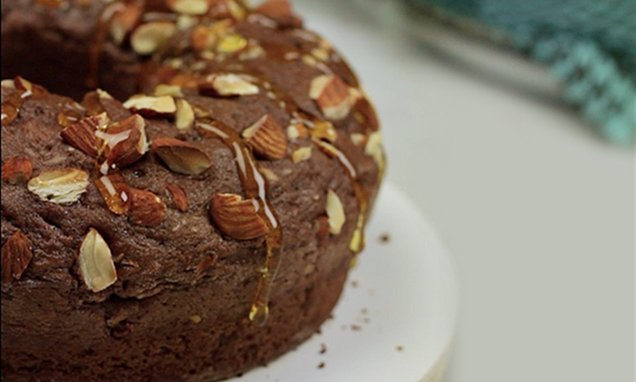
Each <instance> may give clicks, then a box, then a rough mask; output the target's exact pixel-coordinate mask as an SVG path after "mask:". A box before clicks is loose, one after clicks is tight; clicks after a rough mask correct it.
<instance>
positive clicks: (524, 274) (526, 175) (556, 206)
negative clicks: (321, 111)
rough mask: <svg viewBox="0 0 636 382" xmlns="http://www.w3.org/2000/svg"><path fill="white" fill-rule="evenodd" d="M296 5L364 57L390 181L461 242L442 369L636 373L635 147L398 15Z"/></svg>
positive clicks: (616, 379) (601, 380)
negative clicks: (426, 40) (425, 35)
mask: <svg viewBox="0 0 636 382" xmlns="http://www.w3.org/2000/svg"><path fill="white" fill-rule="evenodd" d="M294 3H295V5H296V8H297V9H298V10H299V12H300V13H301V14H302V15H303V16H304V18H305V20H306V23H307V25H308V26H309V27H310V28H312V29H314V30H317V31H319V32H321V33H322V34H323V35H325V36H326V37H327V38H328V39H329V40H331V41H332V42H334V44H335V45H336V47H337V48H339V50H340V51H342V52H344V55H345V56H346V57H347V58H348V60H349V61H350V62H351V63H352V65H353V66H354V67H355V69H356V71H357V73H358V74H359V75H360V77H361V79H362V82H363V84H364V87H365V89H366V90H367V91H368V93H369V94H370V96H371V98H372V99H373V101H374V102H375V104H376V105H377V108H378V109H379V113H380V116H381V119H382V122H383V132H384V136H385V143H386V146H387V149H388V153H389V171H388V179H389V181H391V182H393V183H395V184H396V185H397V186H398V187H399V188H400V189H402V190H403V191H405V192H406V193H408V194H409V195H410V196H411V197H412V198H413V199H414V200H416V201H417V203H418V205H419V208H420V209H421V210H422V211H423V212H424V213H425V214H426V216H427V217H428V218H429V219H430V220H431V221H432V222H433V223H434V224H435V225H436V226H437V228H438V230H439V231H440V232H441V235H442V237H443V238H444V239H445V241H446V243H447V245H448V246H449V247H450V249H451V251H452V252H453V253H454V256H455V258H456V261H457V264H458V270H459V278H460V283H461V294H462V296H461V312H460V322H459V328H458V335H457V339H456V341H455V347H454V354H453V357H452V359H451V363H450V366H449V369H450V370H449V376H448V378H447V381H448V382H472V381H477V382H525V381H528V382H530V381H531V382H536V381H542V382H547V381H558V382H570V381H576V382H588V381H589V382H629V381H632V380H633V377H634V374H633V357H634V348H633V339H634V327H633V322H634V284H633V283H634V174H635V173H634V151H633V149H631V148H617V147H612V146H610V145H607V144H605V143H603V142H602V141H601V140H599V139H597V138H596V137H595V136H594V135H593V134H592V133H590V129H589V127H586V126H585V124H584V123H583V122H581V120H579V118H578V117H577V115H576V114H575V113H574V112H572V111H570V110H567V108H564V107H563V106H562V105H557V104H554V103H552V102H546V101H542V100H540V99H537V98H533V97H525V96H523V95H521V93H519V92H514V91H511V90H510V89H507V88H504V87H501V86H496V85H493V84H492V83H491V82H489V81H486V80H484V79H483V78H481V77H480V76H479V75H474V74H469V73H466V72H465V71H462V70H459V69H457V68H455V67H454V66H453V65H451V64H450V63H449V62H447V61H444V60H442V59H440V58H439V57H437V55H435V54H433V52H431V51H430V50H427V49H426V48H425V47H424V46H423V45H422V44H418V43H417V42H416V41H415V40H414V39H412V38H411V37H409V36H408V35H407V34H406V33H405V32H404V28H403V25H401V24H400V23H399V22H398V21H395V20H394V21H393V22H391V21H385V22H383V23H379V24H378V23H377V20H376V19H374V18H373V17H371V15H369V14H367V13H366V12H364V11H361V10H360V8H357V7H356V6H354V5H353V4H351V3H350V2H348V1H337V0H320V1H316V0H313V1H312V0H304V1H303V0H298V1H295V2H294ZM372 6H373V2H371V1H369V7H372ZM388 19H391V17H388ZM395 229H399V227H395ZM407 382H409V381H407Z"/></svg>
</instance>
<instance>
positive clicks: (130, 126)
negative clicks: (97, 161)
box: [95, 114, 148, 168]
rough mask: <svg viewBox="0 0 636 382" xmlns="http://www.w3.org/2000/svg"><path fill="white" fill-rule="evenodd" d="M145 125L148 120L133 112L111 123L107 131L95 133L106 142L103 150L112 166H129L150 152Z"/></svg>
mask: <svg viewBox="0 0 636 382" xmlns="http://www.w3.org/2000/svg"><path fill="white" fill-rule="evenodd" d="M145 126H146V121H145V120H144V119H143V118H142V117H141V116H140V115H138V114H133V115H131V116H130V117H128V118H126V119H124V120H122V121H119V122H117V123H115V124H112V125H110V126H109V127H108V128H107V129H106V131H105V132H103V131H97V132H96V133H95V134H96V135H97V137H98V138H101V139H102V140H103V141H104V143H105V146H104V148H103V152H104V156H105V157H106V160H107V161H108V164H109V165H110V166H116V167H119V168H122V167H125V166H129V165H131V164H133V163H135V162H136V161H138V160H139V159H140V158H141V157H143V156H144V154H145V153H146V152H148V140H147V138H146V128H145Z"/></svg>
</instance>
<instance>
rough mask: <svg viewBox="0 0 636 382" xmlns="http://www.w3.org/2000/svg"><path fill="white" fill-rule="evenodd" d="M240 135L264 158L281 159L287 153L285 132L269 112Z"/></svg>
mask: <svg viewBox="0 0 636 382" xmlns="http://www.w3.org/2000/svg"><path fill="white" fill-rule="evenodd" d="M242 135H243V138H245V139H246V140H247V143H248V144H249V145H250V146H251V147H252V149H253V150H254V152H255V153H256V154H258V155H259V156H261V157H263V158H265V159H270V160H276V159H282V158H283V157H284V156H285V154H286V153H287V137H286V136H285V132H284V131H283V128H282V127H281V126H280V125H279V124H278V123H277V122H276V120H275V119H274V118H272V117H271V116H270V115H269V114H266V115H264V116H262V117H261V118H260V119H259V120H258V121H256V122H255V123H254V124H253V125H252V126H250V127H248V128H247V129H245V130H243V133H242Z"/></svg>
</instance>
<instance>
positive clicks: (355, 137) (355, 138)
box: [351, 133, 367, 146]
mask: <svg viewBox="0 0 636 382" xmlns="http://www.w3.org/2000/svg"><path fill="white" fill-rule="evenodd" d="M366 141H367V136H366V135H364V134H362V133H351V142H353V144H354V145H356V146H362V145H363V144H365V143H366Z"/></svg>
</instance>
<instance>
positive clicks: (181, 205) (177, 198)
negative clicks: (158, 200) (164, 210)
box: [166, 183, 188, 212]
mask: <svg viewBox="0 0 636 382" xmlns="http://www.w3.org/2000/svg"><path fill="white" fill-rule="evenodd" d="M166 189H167V190H168V192H169V193H170V196H171V197H172V202H173V203H174V206H175V207H177V209H178V210H179V211H181V212H186V211H187V210H188V197H187V196H186V193H185V191H183V188H181V187H179V186H177V185H176V184H174V183H168V184H166Z"/></svg>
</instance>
